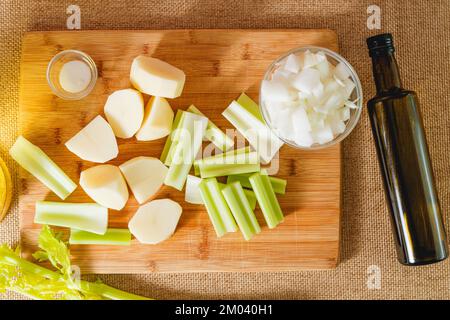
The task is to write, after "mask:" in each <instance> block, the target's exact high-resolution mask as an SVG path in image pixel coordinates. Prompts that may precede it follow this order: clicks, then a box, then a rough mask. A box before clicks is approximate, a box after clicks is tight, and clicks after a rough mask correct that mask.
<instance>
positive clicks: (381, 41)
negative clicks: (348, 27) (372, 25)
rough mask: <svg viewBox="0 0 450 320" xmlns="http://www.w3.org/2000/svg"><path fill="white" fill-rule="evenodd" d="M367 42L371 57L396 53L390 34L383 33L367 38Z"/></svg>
mask: <svg viewBox="0 0 450 320" xmlns="http://www.w3.org/2000/svg"><path fill="white" fill-rule="evenodd" d="M366 42H367V47H368V48H369V55H370V56H373V55H378V54H386V53H392V52H394V51H395V48H394V39H393V38H392V34H390V33H383V34H379V35H376V36H373V37H370V38H367V40H366Z"/></svg>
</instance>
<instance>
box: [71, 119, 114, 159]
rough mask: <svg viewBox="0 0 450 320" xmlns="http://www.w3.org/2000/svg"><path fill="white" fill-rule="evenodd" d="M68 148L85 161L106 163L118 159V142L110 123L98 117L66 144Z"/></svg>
mask: <svg viewBox="0 0 450 320" xmlns="http://www.w3.org/2000/svg"><path fill="white" fill-rule="evenodd" d="M66 147H67V149H69V150H70V151H71V152H73V153H75V154H76V155H77V156H78V157H80V158H81V159H83V160H86V161H91V162H97V163H105V162H107V161H109V160H112V159H114V158H115V157H117V154H118V153H119V149H118V147H117V140H116V137H115V136H114V132H113V130H112V128H111V126H110V125H109V123H108V122H107V121H106V120H105V119H103V117H102V116H97V117H95V118H94V120H92V121H91V122H89V124H88V125H87V126H85V127H84V128H83V129H81V131H80V132H78V133H77V134H76V135H75V136H74V137H72V138H71V139H70V140H69V141H67V142H66Z"/></svg>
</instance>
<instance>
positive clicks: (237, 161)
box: [199, 151, 260, 178]
mask: <svg viewBox="0 0 450 320" xmlns="http://www.w3.org/2000/svg"><path fill="white" fill-rule="evenodd" d="M199 169H200V176H201V177H202V178H210V177H219V176H228V175H232V174H240V173H248V172H257V171H259V170H260V164H259V157H258V153H257V152H255V151H254V152H250V153H242V154H236V155H230V156H225V157H220V158H212V159H210V160H208V161H203V162H200V164H199Z"/></svg>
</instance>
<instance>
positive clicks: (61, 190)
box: [9, 136, 77, 200]
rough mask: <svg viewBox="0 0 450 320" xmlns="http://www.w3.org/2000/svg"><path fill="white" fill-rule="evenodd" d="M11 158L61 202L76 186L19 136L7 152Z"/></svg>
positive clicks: (40, 152) (37, 149)
mask: <svg viewBox="0 0 450 320" xmlns="http://www.w3.org/2000/svg"><path fill="white" fill-rule="evenodd" d="M9 154H10V155H11V157H12V158H13V159H14V160H16V161H17V162H18V163H19V164H20V166H21V167H22V168H24V169H25V170H27V171H28V172H29V173H31V174H32V175H33V176H35V177H36V178H37V179H38V180H39V181H41V182H42V183H43V184H44V185H45V186H47V188H49V189H50V190H52V191H53V192H54V193H55V194H56V195H57V196H58V197H60V198H61V199H62V200H64V199H66V198H67V197H68V196H69V195H70V194H71V193H72V192H73V191H74V190H75V189H76V188H77V185H76V184H75V183H74V182H73V181H72V180H71V179H70V178H69V177H68V176H67V175H66V174H65V173H64V172H63V171H62V170H61V168H60V167H58V165H57V164H56V163H54V162H53V161H52V160H51V159H50V158H49V157H48V156H47V155H46V154H45V153H44V151H42V150H41V149H40V148H39V147H37V146H35V145H33V144H32V143H31V142H29V141H28V140H27V139H25V138H24V137H22V136H19V137H18V138H17V140H16V142H15V143H14V145H13V146H12V147H11V149H10V150H9Z"/></svg>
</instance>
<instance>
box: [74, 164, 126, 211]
mask: <svg viewBox="0 0 450 320" xmlns="http://www.w3.org/2000/svg"><path fill="white" fill-rule="evenodd" d="M80 185H81V187H82V188H83V190H84V191H85V192H86V193H87V194H88V196H89V197H91V198H92V200H94V201H95V202H97V203H98V204H99V205H101V206H103V207H106V208H110V209H114V210H122V209H123V207H124V206H125V204H126V203H127V201H128V187H127V184H126V182H125V179H124V178H123V176H122V173H121V172H120V170H119V168H118V167H116V166H113V165H110V164H104V165H99V166H96V167H93V168H89V169H87V170H84V171H83V172H81V176H80Z"/></svg>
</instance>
